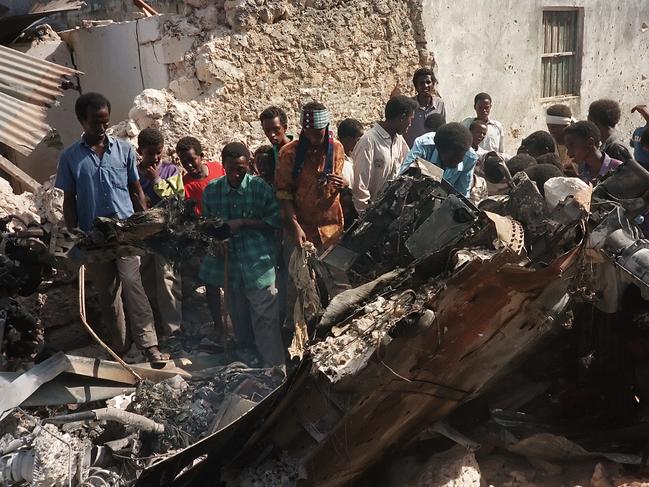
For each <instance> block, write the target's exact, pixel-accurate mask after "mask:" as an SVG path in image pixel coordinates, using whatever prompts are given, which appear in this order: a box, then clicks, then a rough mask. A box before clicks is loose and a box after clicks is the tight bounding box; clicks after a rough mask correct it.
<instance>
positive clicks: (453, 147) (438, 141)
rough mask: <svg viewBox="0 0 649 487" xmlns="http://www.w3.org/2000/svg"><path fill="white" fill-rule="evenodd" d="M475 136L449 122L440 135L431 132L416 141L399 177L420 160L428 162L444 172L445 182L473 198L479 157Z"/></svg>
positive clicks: (439, 132)
mask: <svg viewBox="0 0 649 487" xmlns="http://www.w3.org/2000/svg"><path fill="white" fill-rule="evenodd" d="M472 141H473V137H472V135H471V132H470V131H469V129H468V128H466V127H465V126H464V125H462V124H461V123H447V124H446V125H442V126H441V127H440V128H439V129H438V130H437V132H429V133H427V134H424V135H422V136H421V137H419V138H417V139H416V140H415V143H414V144H413V146H412V149H410V152H409V153H408V155H407V156H406V158H405V160H404V161H403V164H401V169H400V170H399V174H403V173H404V172H406V170H407V169H408V167H410V165H411V164H412V163H413V162H415V159H416V158H417V157H420V158H422V159H425V160H426V161H429V162H431V163H433V164H435V165H436V166H439V167H441V168H442V169H443V170H444V179H445V180H446V181H448V183H449V184H450V185H451V186H453V187H454V188H455V190H456V191H457V192H458V193H460V194H462V195H464V196H466V197H467V198H468V197H469V195H470V193H471V186H472V184H473V171H474V170H475V166H476V163H477V162H478V155H477V154H476V153H475V151H473V149H471V142H472Z"/></svg>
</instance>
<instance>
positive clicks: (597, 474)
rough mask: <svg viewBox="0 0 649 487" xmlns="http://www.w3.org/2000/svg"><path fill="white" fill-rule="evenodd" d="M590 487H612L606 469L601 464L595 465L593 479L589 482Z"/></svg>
mask: <svg viewBox="0 0 649 487" xmlns="http://www.w3.org/2000/svg"><path fill="white" fill-rule="evenodd" d="M590 485H591V487H613V482H611V480H610V479H609V477H608V472H607V471H606V467H605V466H604V464H602V463H598V464H597V465H595V471H594V472H593V477H592V478H591V480H590Z"/></svg>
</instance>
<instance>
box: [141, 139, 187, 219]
mask: <svg viewBox="0 0 649 487" xmlns="http://www.w3.org/2000/svg"><path fill="white" fill-rule="evenodd" d="M137 146H138V147H137V153H138V155H139V156H140V164H139V165H138V172H139V174H140V184H141V185H142V190H143V191H144V196H145V197H146V200H147V204H148V207H149V208H150V207H152V206H154V205H156V204H158V203H159V202H160V201H161V200H163V199H164V198H169V197H172V196H185V189H184V187H183V178H182V175H181V174H180V171H179V169H178V166H176V165H175V164H171V163H169V162H162V151H163V150H164V137H163V135H162V133H161V132H160V131H159V130H158V129H154V128H146V129H144V130H142V132H140V133H139V134H138V136H137Z"/></svg>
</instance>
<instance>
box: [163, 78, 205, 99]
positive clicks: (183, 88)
mask: <svg viewBox="0 0 649 487" xmlns="http://www.w3.org/2000/svg"><path fill="white" fill-rule="evenodd" d="M169 89H170V90H171V91H173V93H174V95H176V97H177V98H178V99H179V100H182V101H190V100H192V99H193V98H196V97H197V96H198V95H200V94H201V84H200V83H199V81H198V80H197V79H196V78H187V77H182V78H178V79H175V80H173V81H172V82H171V83H169Z"/></svg>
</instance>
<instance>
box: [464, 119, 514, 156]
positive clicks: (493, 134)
mask: <svg viewBox="0 0 649 487" xmlns="http://www.w3.org/2000/svg"><path fill="white" fill-rule="evenodd" d="M474 120H475V117H467V118H465V119H464V120H462V125H464V126H465V127H466V128H469V127H470V126H471V123H472V122H473V121H474ZM480 147H481V148H483V149H484V150H486V151H487V152H491V151H496V152H498V154H502V153H503V152H505V130H504V129H503V124H502V123H500V122H498V121H496V120H489V121H488V122H487V135H485V138H484V140H483V141H482V142H480Z"/></svg>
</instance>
